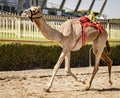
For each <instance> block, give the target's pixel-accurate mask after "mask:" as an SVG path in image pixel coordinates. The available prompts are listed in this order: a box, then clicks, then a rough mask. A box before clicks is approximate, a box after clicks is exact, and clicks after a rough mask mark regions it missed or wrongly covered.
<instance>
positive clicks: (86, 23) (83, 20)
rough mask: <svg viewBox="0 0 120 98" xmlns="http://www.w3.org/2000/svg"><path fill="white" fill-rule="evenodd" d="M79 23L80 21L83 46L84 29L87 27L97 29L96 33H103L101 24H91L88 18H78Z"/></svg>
mask: <svg viewBox="0 0 120 98" xmlns="http://www.w3.org/2000/svg"><path fill="white" fill-rule="evenodd" d="M79 21H80V23H81V26H82V45H84V44H85V29H86V28H87V27H94V28H96V29H98V31H99V32H100V33H102V32H103V26H102V24H100V23H97V22H96V23H94V22H91V21H90V19H89V18H88V17H85V16H82V17H80V18H79Z"/></svg>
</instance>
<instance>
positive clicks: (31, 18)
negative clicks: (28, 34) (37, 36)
mask: <svg viewBox="0 0 120 98" xmlns="http://www.w3.org/2000/svg"><path fill="white" fill-rule="evenodd" d="M39 12H40V11H38V12H36V13H33V12H32V11H31V9H30V13H31V17H29V18H30V20H31V21H32V22H33V19H38V18H42V16H39V17H33V16H34V15H36V14H38V13H39Z"/></svg>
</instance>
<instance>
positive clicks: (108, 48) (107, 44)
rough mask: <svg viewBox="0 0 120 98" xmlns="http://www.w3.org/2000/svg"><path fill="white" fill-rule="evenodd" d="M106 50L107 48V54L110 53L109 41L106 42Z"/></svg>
mask: <svg viewBox="0 0 120 98" xmlns="http://www.w3.org/2000/svg"><path fill="white" fill-rule="evenodd" d="M106 48H107V53H110V44H109V42H108V40H107V41H106Z"/></svg>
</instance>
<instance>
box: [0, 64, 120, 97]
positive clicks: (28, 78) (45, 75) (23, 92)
mask: <svg viewBox="0 0 120 98" xmlns="http://www.w3.org/2000/svg"><path fill="white" fill-rule="evenodd" d="M92 70H93V67H90V68H73V69H72V71H73V73H75V74H76V76H77V77H79V78H83V79H85V81H86V82H87V83H88V82H89V80H90V77H91V74H92ZM51 75H52V69H38V70H25V71H3V72H0V98H120V66H114V67H112V82H113V85H112V86H111V87H110V85H109V83H108V72H107V67H100V68H99V72H98V73H97V75H96V76H95V78H94V80H93V84H92V87H91V89H90V90H89V91H83V89H84V88H85V86H86V85H84V84H82V83H81V82H77V81H75V80H74V79H73V78H72V77H71V76H68V75H66V73H65V71H64V69H60V70H59V72H58V73H57V76H56V77H55V80H54V83H53V86H52V88H51V91H50V92H49V93H47V92H44V91H43V88H44V87H46V85H47V83H48V81H49V80H50V78H51Z"/></svg>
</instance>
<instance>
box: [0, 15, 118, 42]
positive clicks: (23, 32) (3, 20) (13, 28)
mask: <svg viewBox="0 0 120 98" xmlns="http://www.w3.org/2000/svg"><path fill="white" fill-rule="evenodd" d="M44 17H45V18H46V19H47V23H48V24H49V25H50V26H51V27H53V28H55V29H58V28H59V27H60V25H61V24H62V23H63V22H64V21H65V20H67V19H68V17H61V16H50V15H47V16H44ZM71 18H73V17H71ZM58 20H59V21H58ZM103 25H104V26H106V27H107V30H108V32H109V39H116V40H120V24H119V25H111V24H103ZM114 26H115V27H114ZM110 27H111V29H110ZM114 28H117V29H114ZM0 39H30V40H46V39H45V37H44V36H43V35H42V33H41V32H40V31H39V30H38V28H37V27H36V26H35V25H34V23H33V22H31V21H30V20H26V19H22V18H21V17H20V16H19V15H13V14H8V13H7V14H4V13H0Z"/></svg>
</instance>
